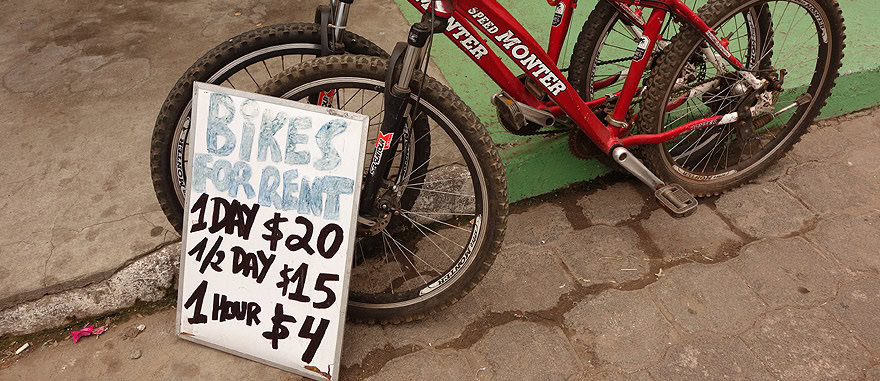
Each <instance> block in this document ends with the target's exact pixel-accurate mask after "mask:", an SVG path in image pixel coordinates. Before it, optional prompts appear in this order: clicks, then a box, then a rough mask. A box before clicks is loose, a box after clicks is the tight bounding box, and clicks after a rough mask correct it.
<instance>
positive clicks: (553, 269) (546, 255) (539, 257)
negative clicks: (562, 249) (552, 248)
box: [471, 245, 574, 312]
mask: <svg viewBox="0 0 880 381" xmlns="http://www.w3.org/2000/svg"><path fill="white" fill-rule="evenodd" d="M498 257H499V258H498V259H496V261H495V264H493V265H492V267H491V268H490V269H489V273H488V274H486V277H485V278H483V280H482V281H480V284H479V285H477V287H476V288H474V290H473V291H471V294H473V295H474V297H475V298H479V299H481V300H483V301H484V304H483V306H482V307H483V309H485V310H489V311H493V312H505V311H539V310H545V309H549V308H551V307H553V306H554V305H556V302H557V301H558V300H559V298H560V297H561V296H562V295H563V294H565V293H566V292H569V291H571V290H572V289H573V288H574V287H573V286H574V280H573V279H571V278H569V277H568V275H567V274H566V273H565V269H564V268H563V266H562V263H561V262H560V261H559V260H558V259H557V258H556V257H555V256H554V255H553V254H552V253H550V252H549V251H547V250H541V249H536V248H533V247H530V246H526V245H516V246H512V247H505V248H503V249H502V250H501V253H499V254H498Z"/></svg>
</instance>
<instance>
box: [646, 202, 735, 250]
mask: <svg viewBox="0 0 880 381" xmlns="http://www.w3.org/2000/svg"><path fill="white" fill-rule="evenodd" d="M641 225H642V227H643V228H644V229H645V231H647V232H648V236H649V237H650V238H651V240H652V241H653V242H654V243H655V244H656V245H657V247H658V248H659V249H660V251H661V252H662V255H663V257H664V258H667V259H671V260H675V259H680V258H682V257H687V256H691V255H693V254H701V255H704V256H706V257H708V258H713V259H714V258H717V257H722V256H724V255H728V254H730V253H733V252H736V251H737V250H738V249H739V246H740V245H741V244H742V238H740V236H739V235H737V234H736V233H735V232H733V231H731V230H730V228H729V227H728V226H727V224H726V223H725V222H724V220H722V219H721V218H720V217H718V215H717V214H715V212H713V211H712V210H711V209H709V207H708V206H706V205H700V206H698V207H697V211H696V212H694V214H692V215H690V216H688V217H687V218H675V217H672V216H671V215H670V214H669V213H668V212H667V211H666V210H664V209H657V210H655V211H653V212H652V213H651V216H650V217H649V218H648V219H646V220H643V221H642V222H641Z"/></svg>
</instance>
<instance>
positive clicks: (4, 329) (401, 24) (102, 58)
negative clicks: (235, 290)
mask: <svg viewBox="0 0 880 381" xmlns="http://www.w3.org/2000/svg"><path fill="white" fill-rule="evenodd" d="M325 3H326V1H325V0H308V1H294V2H291V1H274V2H265V1H206V0H190V1H176V2H173V3H169V2H140V1H137V2H131V1H129V2H102V3H100V4H93V3H89V2H67V1H29V0H13V1H11V2H5V3H4V4H3V5H4V6H3V12H0V46H3V54H2V55H0V83H2V86H0V104H2V107H0V115H2V118H0V135H2V138H0V152H2V153H3V162H2V164H0V232H2V233H0V258H3V261H2V262H0V321H2V322H3V323H2V324H0V337H3V336H5V335H8V334H10V333H16V332H19V333H20V332H22V331H24V332H32V331H33V330H35V329H41V328H46V327H50V326H58V325H61V324H63V323H64V322H66V321H67V319H66V318H67V317H68V316H73V317H76V316H80V317H81V316H88V315H93V314H95V313H98V314H101V313H106V312H108V311H112V310H115V309H118V308H122V307H127V306H130V305H131V304H132V303H133V302H134V301H135V300H136V299H141V300H144V299H146V300H153V299H155V298H156V297H158V296H161V295H162V293H161V292H156V291H155V289H156V288H157V287H160V286H162V285H164V284H165V283H167V282H169V281H170V278H168V277H166V276H165V275H163V273H162V272H161V271H157V270H155V269H154V268H153V267H151V266H154V264H155V263H158V262H162V259H163V258H167V257H168V256H167V252H166V253H162V252H157V249H159V248H162V247H165V246H166V245H167V244H169V243H171V242H174V241H176V240H178V239H179V237H178V236H177V234H176V233H175V232H174V231H173V229H172V228H171V226H170V225H169V224H168V223H167V221H166V219H165V216H164V215H163V213H162V211H161V210H160V209H159V205H158V203H157V202H156V197H155V195H154V193H153V185H152V182H151V180H150V169H149V149H150V148H149V147H150V137H151V133H152V129H153V125H154V123H155V120H156V115H157V114H158V112H159V108H160V106H161V105H162V102H163V101H164V99H165V97H166V95H167V94H168V91H169V90H170V89H171V87H172V86H173V85H174V83H175V82H176V81H177V79H178V78H179V77H180V75H181V74H183V72H184V71H185V70H186V69H187V68H188V67H189V66H190V65H191V64H192V63H193V62H194V61H195V60H196V59H197V58H199V57H200V56H201V55H202V54H204V53H205V52H206V51H208V50H209V49H210V48H212V47H214V46H215V45H217V44H218V43H220V42H221V41H223V40H224V39H226V38H229V37H232V36H235V35H237V34H239V33H242V32H244V31H247V30H250V29H253V28H255V27H256V26H259V25H270V24H275V23H286V22H294V21H311V20H313V19H314V9H315V7H316V6H317V5H319V4H325ZM358 7H359V11H358V12H356V13H355V14H353V15H352V27H351V30H353V31H354V32H356V33H360V34H362V35H367V36H369V38H370V39H371V40H372V41H374V42H376V43H377V44H379V45H380V46H382V47H383V48H385V49H387V50H391V48H393V46H394V44H395V43H396V42H398V41H402V40H404V39H405V38H406V33H407V31H408V25H409V24H408V23H407V22H406V20H405V19H404V18H403V15H402V14H401V13H400V11H399V10H398V8H397V5H395V4H394V3H393V2H391V1H387V0H362V1H359V2H358ZM375 15H382V17H375ZM138 259H146V262H144V261H141V262H142V263H139V264H136V267H137V268H136V269H129V270H128V273H131V274H134V275H136V276H134V277H127V278H125V277H123V278H124V279H121V278H120V277H119V276H118V275H119V274H120V273H121V272H122V273H125V272H124V271H123V270H124V269H126V266H128V265H130V264H133V263H135V262H137V260H138ZM163 263H164V264H165V265H170V262H168V261H165V262H163ZM114 274H115V275H117V276H116V278H117V280H116V281H114V280H113V279H111V277H112V276H114ZM65 292H67V294H64V293H65ZM70 293H73V294H75V295H76V297H72V296H71V294H70ZM91 295H100V297H92V296H91ZM41 298H42V299H41ZM35 301H39V302H36V303H35ZM34 305H39V306H41V307H42V308H43V311H46V312H45V313H46V314H48V315H51V316H50V317H49V318H46V317H45V316H40V314H39V313H37V312H36V308H35V307H34ZM22 310H26V311H33V312H34V315H33V316H32V315H26V314H24V315H23V314H22V313H21V312H20V311H22ZM20 319H27V321H29V322H31V323H33V324H31V325H29V326H28V325H27V324H25V322H24V321H22V320H20Z"/></svg>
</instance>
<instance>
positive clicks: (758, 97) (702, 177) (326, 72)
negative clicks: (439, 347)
mask: <svg viewBox="0 0 880 381" xmlns="http://www.w3.org/2000/svg"><path fill="white" fill-rule="evenodd" d="M409 1H410V3H412V4H413V5H414V6H416V7H417V8H418V9H420V10H421V11H422V12H423V18H422V21H421V22H419V23H416V24H414V25H413V26H412V27H411V29H410V33H409V36H408V40H407V42H405V43H399V44H398V45H397V46H396V47H395V49H394V51H393V52H392V54H391V55H390V57H387V58H386V57H375V54H374V56H372V57H371V56H366V55H330V56H326V57H320V58H316V59H312V60H304V61H303V62H301V63H296V64H295V65H292V66H291V67H287V68H286V69H284V70H283V71H282V72H281V73H278V74H276V75H274V76H273V77H272V78H271V79H270V80H269V81H268V82H266V83H265V84H263V85H261V86H260V91H261V92H263V93H266V94H270V95H273V96H278V97H283V98H288V99H293V100H297V101H301V102H308V103H313V104H321V105H324V106H328V107H334V108H340V109H345V110H349V111H355V112H359V113H363V114H367V115H369V116H370V117H371V132H370V134H371V135H370V136H375V138H373V139H370V141H368V144H369V147H370V148H371V149H370V150H369V152H368V155H367V157H365V163H364V166H365V171H364V182H363V184H364V187H363V189H362V191H361V195H360V198H361V203H360V205H361V210H360V211H359V214H360V216H359V228H358V234H359V237H360V239H359V241H358V243H357V245H356V253H355V262H354V263H353V264H352V266H353V269H352V278H351V295H350V303H349V311H350V312H351V314H350V315H351V316H353V317H355V318H356V319H360V320H367V321H380V322H392V323H396V322H401V321H409V320H413V319H418V318H422V317H424V316H427V315H428V314H430V313H432V312H435V311H437V310H439V309H442V308H444V307H446V306H448V305H450V304H452V303H453V302H455V301H456V300H458V299H460V298H461V297H463V296H464V295H465V294H466V293H467V292H468V291H470V290H471V289H472V288H473V287H474V286H475V285H476V283H477V282H478V281H479V280H480V279H481V278H482V277H483V276H484V275H485V273H486V272H487V271H488V268H489V266H490V265H491V263H492V262H493V260H494V258H495V256H496V254H497V252H498V249H499V247H500V243H501V240H502V237H503V234H504V227H505V221H506V214H507V191H506V181H505V177H504V167H503V164H502V163H501V161H500V157H499V155H498V152H497V149H496V148H495V146H494V145H493V144H492V141H491V139H490V138H489V136H488V133H487V132H486V129H485V127H484V126H483V125H482V124H481V123H480V121H479V119H478V118H477V117H476V116H475V115H474V113H473V112H472V111H471V110H470V108H469V107H468V106H467V105H465V104H464V103H463V102H462V101H461V100H460V99H459V98H458V97H457V96H456V95H455V93H454V92H453V91H452V90H450V89H449V88H448V87H446V86H444V85H442V84H440V83H439V82H438V81H436V80H434V79H432V78H430V77H429V76H427V75H424V74H423V73H424V71H425V70H424V69H425V68H426V65H427V62H428V59H429V58H430V50H431V45H432V39H433V36H434V35H435V34H439V33H443V34H445V35H446V36H447V37H449V38H450V40H452V42H453V43H454V44H455V45H456V46H458V47H459V48H460V49H461V50H462V51H463V52H464V54H465V55H467V56H468V57H469V58H470V59H471V60H472V61H473V62H474V63H476V64H477V65H478V66H480V67H481V68H482V69H483V71H484V72H485V73H486V74H487V75H488V76H489V77H490V78H492V80H493V81H494V82H495V83H496V84H497V85H498V86H499V87H500V88H501V90H502V91H501V92H499V93H498V94H496V95H495V96H494V97H493V99H492V101H493V104H494V105H495V106H496V107H497V109H498V115H499V120H500V122H501V124H502V125H503V126H504V127H505V128H506V129H507V130H509V131H510V132H512V133H516V134H523V135H528V134H534V133H540V132H541V130H542V129H546V128H548V127H550V126H557V127H558V126H562V129H570V130H571V131H572V134H573V135H574V136H580V135H579V134H582V135H583V136H585V137H587V138H588V139H589V142H591V144H593V145H595V147H596V149H598V150H599V151H601V152H602V154H604V155H607V156H608V157H609V158H610V159H611V160H613V162H614V163H616V165H619V166H620V167H621V168H623V169H625V170H626V171H628V172H630V173H631V174H633V175H634V176H636V177H637V178H638V179H640V180H641V181H642V182H643V183H645V184H646V185H647V186H649V187H650V188H651V189H652V190H653V191H654V192H655V195H656V196H657V199H658V200H659V201H660V203H661V204H662V205H663V206H664V207H666V208H667V209H668V210H669V211H670V212H671V213H673V214H675V215H682V216H684V215H687V214H688V213H690V212H692V211H693V210H694V208H695V207H696V206H697V201H696V199H695V197H694V195H696V196H708V195H714V194H719V193H721V192H723V191H725V190H728V189H731V188H734V187H736V186H738V185H741V184H743V183H745V182H747V181H749V180H750V179H752V178H754V176H756V175H757V174H758V173H760V172H761V171H763V170H764V169H766V168H767V167H768V166H769V165H771V164H772V163H773V162H774V161H776V160H777V159H778V158H779V157H780V156H781V155H783V154H784V153H785V151H786V150H788V149H789V148H790V147H791V146H792V145H793V144H794V143H795V142H796V141H797V139H798V138H799V136H800V135H801V134H802V133H803V132H804V130H805V129H806V128H807V126H808V125H809V124H810V123H811V122H812V120H813V119H814V118H815V117H816V116H817V115H818V114H819V112H820V110H821V109H822V107H823V106H824V104H825V100H826V99H827V97H828V96H829V95H830V93H831V90H832V88H833V87H834V82H835V79H836V77H837V75H838V70H839V68H840V60H841V58H842V56H843V48H844V39H845V36H844V26H843V18H842V16H841V13H840V9H839V6H838V4H837V3H836V1H834V0H745V1H739V0H737V1H734V0H712V1H709V3H708V4H706V5H705V6H703V7H702V8H700V11H699V15H698V14H697V13H695V12H694V11H692V10H691V8H690V7H688V6H687V5H686V4H685V3H683V2H682V1H681V0H607V1H606V0H603V1H600V2H599V5H598V6H597V7H596V9H594V11H593V14H595V15H596V16H595V17H594V16H593V15H591V16H590V18H588V20H590V21H588V23H587V24H590V23H595V25H585V26H584V29H583V30H582V31H581V33H580V35H579V37H578V42H577V44H576V45H575V51H574V53H573V55H572V59H571V63H572V64H571V66H570V67H569V68H567V70H566V72H567V74H568V75H564V74H563V71H562V69H561V68H559V67H558V66H557V64H558V62H559V58H560V57H559V56H560V52H561V50H562V42H563V41H564V36H565V35H566V34H567V33H566V32H567V29H568V27H569V24H570V22H571V15H572V12H573V8H574V6H575V4H576V2H575V1H574V0H550V1H548V2H549V3H550V4H551V5H554V6H556V15H555V17H554V19H553V21H552V26H551V40H550V43H549V44H548V48H547V50H546V51H545V50H544V49H543V48H542V47H541V46H540V45H539V44H538V43H537V42H536V41H535V39H534V38H533V37H532V36H531V35H530V34H529V33H528V32H527V31H526V30H525V29H524V28H523V27H522V25H521V24H520V23H519V22H518V21H517V20H516V19H515V18H514V17H513V16H511V15H510V13H509V12H507V11H506V10H505V9H504V8H503V7H502V6H501V5H500V4H498V2H497V1H496V0H456V1H454V2H452V1H449V0H409ZM333 5H334V8H333V14H347V12H348V10H347V8H348V7H350V6H351V1H342V2H337V3H335V4H333ZM646 11H649V14H648V16H647V18H645V17H644V16H645V13H646ZM597 12H598V13H597ZM608 15H611V16H610V17H609V18H601V17H600V16H608ZM337 24H339V22H337ZM337 26H338V25H337ZM481 34H482V36H485V39H484V38H483V37H480V35H481ZM617 34H620V35H622V36H623V37H621V38H622V41H627V42H629V44H630V45H631V47H632V49H631V50H629V51H628V53H627V54H626V55H624V56H621V57H617V58H614V53H615V52H624V51H626V47H625V46H624V45H620V44H618V43H615V42H613V41H612V40H613V39H614V38H616V37H613V36H615V35H617ZM670 36H671V38H670ZM488 41H491V42H492V44H493V45H495V47H496V48H497V49H500V50H502V51H503V52H504V53H505V55H506V56H507V57H509V58H510V59H511V60H513V62H514V64H515V65H516V66H518V67H520V69H522V70H523V72H524V75H520V76H515V75H514V74H513V73H512V72H511V71H510V69H508V68H507V66H505V65H504V63H503V62H502V61H501V59H500V58H499V57H498V56H497V55H496V54H495V53H494V52H493V50H492V49H491V48H490V46H489V43H488ZM346 51H347V52H348V53H352V52H351V51H349V48H348V46H345V48H344V50H339V49H337V52H339V53H342V52H346ZM618 54H620V53H618ZM266 66H267V67H266V72H268V73H270V67H271V66H270V65H266ZM602 68H604V70H605V72H604V73H602V72H600V69H602ZM563 69H565V68H563ZM247 74H248V75H250V74H251V73H249V72H247ZM270 74H271V73H270ZM251 79H252V80H253V83H254V85H258V82H259V81H257V80H256V79H255V78H253V77H251ZM182 81H184V80H183V79H182ZM184 82H185V81H184ZM180 84H181V82H179V83H178V85H180ZM185 86H186V85H185V84H184V88H185ZM599 91H603V92H605V94H606V95H602V96H598V95H597V94H598V92H599ZM172 94H173V93H172ZM634 104H637V106H634ZM163 110H164V108H163ZM182 110H185V108H183V109H182ZM183 117H185V113H178V114H177V116H172V117H171V118H170V120H178V121H179V120H182V118H183ZM161 118H162V117H161V115H160V119H161ZM175 118H176V119H175ZM600 118H602V119H600ZM603 119H604V121H605V122H603ZM179 125H180V122H178V126H179ZM178 129H179V128H178ZM158 130H162V131H164V132H165V134H166V136H167V133H168V130H170V127H166V128H164V129H163V128H159V123H157V131H158ZM160 135H161V134H160ZM155 136H156V135H154V150H153V154H154V155H153V158H154V184H156V187H157V194H159V198H160V202H163V208H164V209H165V210H166V214H169V212H168V211H169V207H168V206H169V205H174V204H175V202H176V203H177V208H178V209H177V210H174V209H173V208H172V210H171V213H170V214H169V219H170V220H172V224H175V222H174V219H175V218H176V219H177V223H176V224H175V226H176V227H178V228H179V225H180V219H181V217H182V209H180V206H179V205H180V200H179V199H178V200H176V201H175V200H174V199H170V197H169V192H167V189H176V188H180V189H183V185H185V173H179V174H178V175H177V179H174V178H173V177H172V181H169V180H168V176H156V173H157V170H156V168H157V167H161V166H162V165H165V166H166V167H167V168H165V169H162V168H159V169H160V171H159V172H162V171H167V170H168V168H171V169H173V166H170V165H169V163H171V162H173V161H174V160H173V158H175V157H182V158H185V155H184V154H183V152H185V144H186V143H185V140H186V139H185V137H181V136H180V134H178V133H175V134H174V135H173V137H174V139H168V138H167V137H166V138H163V137H162V136H160V138H159V139H156V138H155ZM168 145H176V146H178V149H177V151H173V150H172V149H165V148H163V147H165V146H168ZM156 147H159V148H160V149H157V148H156ZM634 147H638V150H635V149H634V151H636V152H638V153H639V156H641V157H642V159H644V162H643V161H642V160H640V159H639V158H637V157H636V155H635V154H634V152H631V151H630V148H634ZM157 152H158V153H157ZM171 152H177V155H178V156H174V155H173V154H171ZM163 157H164V158H163ZM163 160H164V162H163ZM179 160H184V159H179ZM157 162H158V164H157ZM547 165H552V163H547ZM157 179H158V180H157ZM181 179H184V180H181ZM160 188H164V189H165V195H164V201H163V195H162V194H161V192H160ZM180 192H181V193H182V192H183V191H182V190H180ZM175 213H176V214H175Z"/></svg>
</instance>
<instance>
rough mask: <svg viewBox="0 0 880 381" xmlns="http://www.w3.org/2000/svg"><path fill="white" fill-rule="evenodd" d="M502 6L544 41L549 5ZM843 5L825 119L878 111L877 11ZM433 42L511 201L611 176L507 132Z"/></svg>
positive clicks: (477, 88)
mask: <svg viewBox="0 0 880 381" xmlns="http://www.w3.org/2000/svg"><path fill="white" fill-rule="evenodd" d="M395 1H396V2H397V3H398V5H399V7H400V9H401V11H402V12H403V14H404V16H406V18H407V20H409V21H410V22H416V21H418V20H419V18H420V17H421V15H420V13H419V12H418V11H417V10H416V9H415V8H414V7H413V6H412V5H411V4H409V3H408V2H407V1H406V0H395ZM499 3H501V4H502V5H503V6H504V7H505V8H507V10H508V11H510V13H511V14H513V15H514V16H516V17H517V18H518V19H519V21H520V22H521V23H522V24H523V26H525V27H526V29H528V30H529V31H530V32H531V33H533V36H534V37H535V39H537V40H538V41H539V42H544V41H547V40H548V39H549V35H550V32H549V24H550V20H552V18H553V11H554V8H553V7H552V6H549V5H547V4H546V3H545V2H544V1H539V0H499ZM687 3H689V4H690V3H691V1H690V0H688V1H687ZM701 3H704V1H703V2H701ZM841 3H842V5H841V8H842V9H843V14H844V17H845V18H846V25H847V27H848V29H847V48H846V51H845V53H846V57H845V58H844V61H843V63H844V66H843V68H842V69H841V77H840V78H838V80H837V86H836V87H835V88H834V95H833V96H832V97H831V98H829V99H828V104H827V105H826V106H825V108H824V109H823V110H822V118H830V117H834V116H839V115H842V114H846V113H849V112H853V111H856V110H861V109H864V108H868V107H871V106H874V105H877V104H880V91H876V90H875V89H876V87H877V86H878V85H880V66H877V65H878V62H877V59H876V58H875V57H874V56H873V55H872V54H870V52H871V51H873V50H874V49H876V46H874V45H873V44H874V43H873V39H872V38H871V36H870V35H869V31H870V30H871V29H872V28H869V27H867V26H871V25H874V23H875V21H873V20H876V19H877V17H880V8H878V7H876V4H875V3H874V2H873V1H872V0H847V1H845V2H841ZM595 4H596V0H581V2H580V3H579V4H578V7H577V8H578V9H577V10H576V11H575V15H574V17H573V20H572V24H571V25H572V27H571V30H570V34H569V37H568V42H567V45H566V47H565V49H564V50H563V53H562V57H563V61H562V65H561V66H560V67H567V66H568V61H567V60H568V57H570V56H571V51H572V49H573V45H574V41H575V40H576V39H577V33H579V32H580V30H581V27H582V25H583V24H584V21H585V20H586V18H587V16H588V15H589V13H590V11H591V10H592V9H593V6H594V5H595ZM434 41H435V43H434V47H433V48H432V55H431V57H432V58H431V59H432V60H433V62H434V63H436V64H437V66H439V67H440V70H441V71H442V72H443V75H444V77H445V78H446V80H447V81H448V83H449V85H450V86H451V87H452V89H453V90H455V92H456V93H457V94H458V95H459V96H460V97H461V99H462V100H463V101H464V102H465V103H466V104H468V105H469V106H470V107H471V108H472V109H473V110H474V112H475V113H476V114H477V116H479V118H480V120H481V121H482V122H483V124H485V125H486V127H487V128H488V130H489V133H490V135H491V136H492V139H493V140H494V141H495V143H496V144H498V146H499V148H500V149H501V156H502V158H503V159H504V163H505V164H506V165H507V184H508V188H509V191H510V201H511V202H514V201H519V200H522V199H526V198H529V197H534V196H538V195H541V194H544V193H548V192H552V191H554V190H556V189H559V188H561V187H564V186H567V185H570V184H573V183H576V182H581V181H587V180H592V179H595V178H596V177H599V176H601V175H603V174H605V173H607V172H608V168H607V167H605V166H604V165H602V163H601V162H599V161H598V160H579V159H577V158H575V157H573V156H572V155H571V154H570V153H569V152H568V142H567V138H566V137H565V136H555V137H549V138H548V137H530V138H523V137H519V136H514V135H512V134H510V133H508V132H507V131H506V130H504V128H503V127H501V125H500V124H499V123H498V121H497V117H496V115H495V106H493V105H492V104H491V103H490V101H489V99H490V97H491V96H492V95H493V94H495V93H496V92H498V91H499V89H498V87H497V85H495V84H494V83H492V81H491V80H490V79H489V77H488V76H486V74H485V73H483V72H482V70H481V69H480V68H479V67H478V66H477V65H475V64H474V63H473V62H472V61H471V60H470V59H469V58H468V57H466V56H465V55H464V54H463V53H462V52H461V51H460V50H459V49H458V48H457V47H456V46H455V45H453V44H452V43H451V42H450V41H449V40H448V39H447V38H445V37H444V38H437V39H435V40H434ZM490 45H491V44H490ZM491 47H492V48H494V46H491ZM494 50H495V51H496V53H498V54H499V56H503V54H501V53H500V52H499V51H498V50H497V49H494ZM504 59H505V61H507V62H506V63H507V64H508V66H509V67H511V68H513V72H514V73H515V74H519V73H521V71H520V70H519V69H518V68H515V66H513V65H512V64H511V63H510V62H509V60H508V59H507V58H506V57H504Z"/></svg>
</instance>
